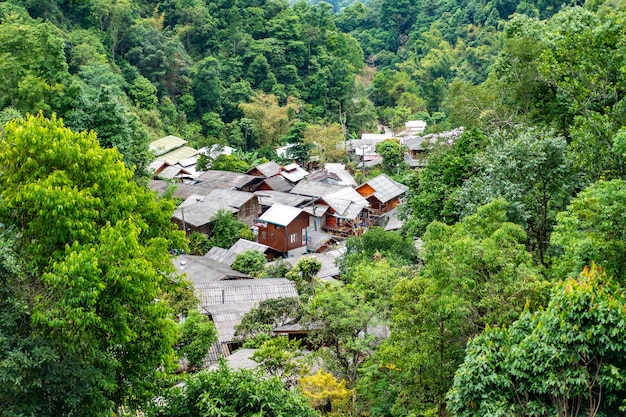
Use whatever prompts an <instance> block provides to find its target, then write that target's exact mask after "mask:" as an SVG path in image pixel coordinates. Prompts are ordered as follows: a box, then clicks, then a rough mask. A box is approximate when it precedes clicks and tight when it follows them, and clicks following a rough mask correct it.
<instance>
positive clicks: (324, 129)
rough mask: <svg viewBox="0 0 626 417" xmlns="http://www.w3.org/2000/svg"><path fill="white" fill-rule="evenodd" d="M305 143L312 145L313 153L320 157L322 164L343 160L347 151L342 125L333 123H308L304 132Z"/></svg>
mask: <svg viewBox="0 0 626 417" xmlns="http://www.w3.org/2000/svg"><path fill="white" fill-rule="evenodd" d="M303 136H304V138H303V143H304V144H305V145H306V144H308V145H311V146H312V147H313V146H314V147H313V148H312V150H311V154H312V155H317V156H318V157H319V163H320V165H322V166H323V165H324V163H326V162H327V161H328V162H336V161H339V160H341V157H342V156H343V155H344V154H345V153H346V150H345V147H344V146H343V143H344V141H345V136H344V134H343V130H342V128H341V126H340V125H338V124H336V123H335V124H332V125H327V126H322V125H307V127H306V128H305V129H304V133H303Z"/></svg>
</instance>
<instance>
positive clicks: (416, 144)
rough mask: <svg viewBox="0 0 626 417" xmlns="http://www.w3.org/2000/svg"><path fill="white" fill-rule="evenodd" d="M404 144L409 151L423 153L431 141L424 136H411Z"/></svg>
mask: <svg viewBox="0 0 626 417" xmlns="http://www.w3.org/2000/svg"><path fill="white" fill-rule="evenodd" d="M404 143H405V146H406V147H407V149H409V150H412V151H423V150H425V149H426V146H428V145H429V144H430V141H429V140H428V139H425V138H424V137H422V136H411V137H409V138H407V139H406V140H405V141H404Z"/></svg>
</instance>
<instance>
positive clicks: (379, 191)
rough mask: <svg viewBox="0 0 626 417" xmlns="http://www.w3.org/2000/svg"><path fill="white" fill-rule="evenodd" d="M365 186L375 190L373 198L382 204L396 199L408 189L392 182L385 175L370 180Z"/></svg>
mask: <svg viewBox="0 0 626 417" xmlns="http://www.w3.org/2000/svg"><path fill="white" fill-rule="evenodd" d="M366 184H367V185H369V186H370V187H372V188H373V189H374V190H375V192H374V196H375V197H376V198H377V199H378V200H379V201H381V202H383V203H386V202H387V201H389V200H391V199H393V198H396V197H398V196H400V195H402V194H404V193H405V192H407V191H408V190H409V187H407V186H406V185H404V184H400V183H399V182H397V181H394V180H393V179H391V178H390V177H389V176H388V175H387V174H381V175H379V176H377V177H375V178H372V179H371V180H369V181H368V182H366Z"/></svg>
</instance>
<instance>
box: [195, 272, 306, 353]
mask: <svg viewBox="0 0 626 417" xmlns="http://www.w3.org/2000/svg"><path fill="white" fill-rule="evenodd" d="M196 291H197V293H198V297H199V298H200V302H201V305H202V308H203V309H204V310H205V311H206V312H208V313H209V314H210V315H211V317H212V319H213V322H214V323H215V327H216V329H217V331H218V339H219V341H220V342H222V343H227V342H230V341H232V340H233V337H234V334H235V326H236V325H237V324H239V323H241V318H242V317H243V315H244V314H246V313H247V312H248V311H250V310H251V309H252V307H254V306H255V305H256V304H257V303H258V302H260V301H264V300H269V299H275V298H291V297H294V298H295V297H298V292H297V291H296V287H295V284H294V282H293V281H290V280H288V279H286V278H262V279H253V280H237V281H214V282H210V283H207V284H203V285H200V286H196Z"/></svg>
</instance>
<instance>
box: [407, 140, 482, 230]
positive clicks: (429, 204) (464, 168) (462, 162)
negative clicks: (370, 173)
mask: <svg viewBox="0 0 626 417" xmlns="http://www.w3.org/2000/svg"><path fill="white" fill-rule="evenodd" d="M487 141H488V139H487V137H486V136H485V135H483V134H482V133H480V132H478V131H476V130H472V131H469V132H465V133H463V134H462V135H461V136H460V137H459V139H458V140H457V141H456V142H455V143H454V145H453V146H452V147H451V148H450V147H448V146H437V147H435V149H432V151H431V154H430V155H429V156H428V164H426V166H425V167H424V168H423V169H422V170H420V171H419V173H418V174H417V177H416V178H415V180H410V181H409V183H408V185H409V190H410V192H409V196H408V201H407V205H406V206H405V207H404V210H405V211H404V213H405V215H407V217H408V219H407V222H406V225H405V227H404V232H405V233H406V234H408V235H409V236H422V235H423V234H424V232H425V231H426V226H428V225H429V224H430V223H431V222H432V221H433V220H437V221H440V222H444V223H447V224H452V223H454V222H456V221H458V220H459V214H458V211H459V207H458V206H457V203H456V200H455V193H456V192H457V191H458V190H459V188H460V187H461V186H462V185H463V183H464V182H465V180H467V179H468V178H470V176H471V175H472V174H473V173H474V171H475V169H476V168H477V163H476V161H475V160H474V156H475V155H476V153H478V152H481V151H482V150H483V147H484V146H486V144H487Z"/></svg>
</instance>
